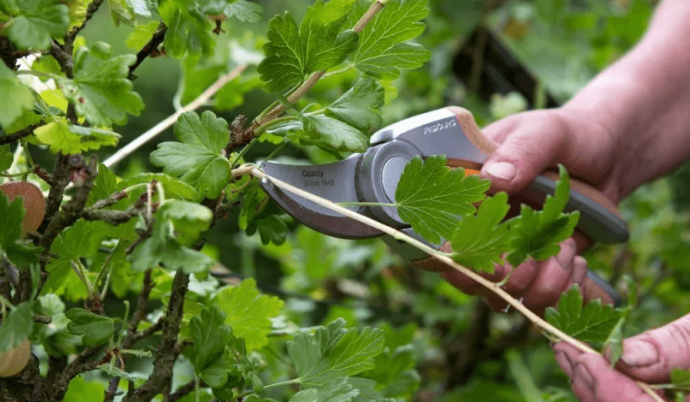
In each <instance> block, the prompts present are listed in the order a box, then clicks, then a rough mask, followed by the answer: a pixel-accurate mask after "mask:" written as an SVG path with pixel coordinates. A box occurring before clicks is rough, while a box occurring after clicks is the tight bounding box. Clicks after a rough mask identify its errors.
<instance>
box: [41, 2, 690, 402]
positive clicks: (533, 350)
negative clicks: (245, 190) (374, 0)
mask: <svg viewBox="0 0 690 402" xmlns="http://www.w3.org/2000/svg"><path fill="white" fill-rule="evenodd" d="M260 3H262V4H263V6H264V7H265V13H264V19H263V20H262V21H261V22H259V23H257V24H245V23H239V22H235V21H233V22H232V23H230V24H224V25H223V28H224V29H225V31H227V32H225V33H222V34H221V39H220V40H219V43H218V47H217V51H216V55H215V56H214V57H213V58H212V59H208V60H200V61H199V62H198V64H197V63H195V62H196V60H183V61H182V62H180V61H178V60H175V59H172V58H167V57H164V56H163V57H158V58H155V59H150V60H147V61H146V62H145V63H144V64H143V65H142V67H140V68H139V69H138V70H137V73H136V74H137V76H138V78H137V79H136V81H135V83H134V84H135V90H136V91H137V92H139V93H140V94H141V95H142V96H143V98H144V101H145V102H146V110H145V111H144V112H143V113H142V115H141V116H139V117H136V118H131V119H130V122H129V123H128V124H127V125H126V126H124V127H117V128H116V130H117V131H118V132H119V133H121V134H122V135H123V139H122V141H121V144H120V145H124V144H125V143H127V142H129V141H131V140H132V139H133V138H135V137H136V136H138V135H140V134H141V133H142V132H144V131H146V130H147V129H149V128H151V127H152V126H154V125H155V124H156V123H157V122H159V121H161V120H162V119H164V118H165V117H167V116H168V115H170V114H172V113H173V112H174V111H175V106H174V105H175V104H176V103H177V104H178V105H179V104H180V103H181V104H185V103H188V102H189V101H190V100H192V99H193V98H194V97H196V96H197V95H198V92H200V91H197V92H194V91H192V90H190V89H189V88H197V87H200V84H203V86H204V87H205V86H208V85H209V84H211V83H212V82H213V81H214V80H215V79H216V78H218V77H219V76H220V75H221V74H223V73H225V72H227V71H229V70H230V69H231V68H232V67H233V66H235V65H237V64H238V63H241V62H250V63H254V64H253V66H252V67H250V68H249V69H248V71H247V72H246V73H245V74H244V75H243V77H242V78H241V79H240V80H238V81H235V82H233V83H231V84H230V86H229V87H228V89H227V90H225V91H224V92H221V94H220V95H219V96H218V98H217V100H216V105H209V107H212V106H215V111H216V113H218V114H219V115H220V116H222V117H224V118H225V119H227V120H228V121H232V120H233V119H234V118H235V117H236V116H238V115H240V114H243V115H246V116H248V117H249V118H250V119H251V118H253V117H254V116H256V115H257V114H258V113H259V112H261V111H262V110H263V109H264V108H265V107H266V106H267V105H268V104H270V103H271V102H272V101H273V99H272V98H270V97H269V96H268V95H265V94H264V93H263V92H261V91H260V90H259V87H258V86H259V85H260V82H258V79H257V75H256V72H255V68H256V63H257V62H258V61H259V60H260V59H261V57H262V52H261V45H262V43H263V41H264V40H265V38H264V33H265V32H266V24H267V22H268V19H269V18H270V17H271V16H273V15H276V14H279V13H282V12H283V11H285V10H289V11H290V12H291V13H292V14H293V15H295V16H297V17H300V16H301V15H303V14H304V13H305V11H306V8H307V6H308V5H309V4H310V3H311V1H309V0H290V1H261V2H260ZM654 5H655V2H654V1H647V0H610V1H605V0H535V1H500V0H495V1H488V0H487V1H480V0H431V2H430V7H431V14H430V15H429V17H428V19H427V20H426V23H427V30H426V32H425V34H424V35H423V36H422V37H421V38H420V42H421V43H423V44H424V45H425V46H426V47H427V48H428V49H430V50H431V52H432V57H431V60H430V62H429V63H427V64H426V65H425V66H424V67H423V68H421V69H419V70H415V71H409V72H404V73H403V74H402V76H401V77H400V78H399V79H397V80H395V81H394V82H392V83H390V86H389V87H388V88H387V98H388V100H389V103H388V104H387V105H386V106H385V107H384V109H383V112H384V120H385V122H386V123H387V124H388V123H393V122H395V121H397V120H399V119H401V118H404V117H407V116H411V115H415V114H418V113H422V112H426V111H429V110H433V109H436V108H439V107H442V106H444V105H451V104H452V105H460V106H464V107H466V108H468V109H469V110H471V111H472V112H473V113H475V116H476V119H477V120H478V122H479V124H480V125H486V124H488V123H490V122H492V121H494V120H496V119H499V118H501V117H504V116H507V115H509V114H512V113H517V112H520V111H522V110H525V108H526V107H527V105H528V104H529V103H530V102H531V101H532V100H528V99H524V98H523V97H522V96H520V95H519V94H516V93H512V94H496V95H494V96H492V97H491V98H490V99H489V101H485V100H482V99H481V97H480V96H478V94H476V93H474V92H472V91H470V90H468V89H467V87H466V86H465V85H463V83H462V82H461V81H460V80H459V79H458V78H457V77H455V76H454V74H453V64H454V59H455V57H456V56H457V54H458V52H459V50H460V49H461V47H462V45H463V43H464V42H465V41H466V40H467V39H468V37H469V35H470V34H471V33H472V31H473V30H474V29H475V28H476V27H478V26H485V27H489V28H491V29H492V30H493V31H494V32H495V33H497V34H498V35H500V37H501V40H502V41H503V42H504V44H505V46H507V47H508V48H509V49H511V51H512V52H513V53H514V55H516V56H517V57H518V58H519V60H520V61H521V62H522V63H523V64H524V65H525V66H527V68H528V69H529V70H531V71H532V73H533V74H534V76H535V77H536V78H537V79H538V81H539V83H540V88H542V89H544V90H545V91H548V92H549V93H551V94H552V95H553V97H554V98H555V99H556V100H558V101H559V102H564V101H566V100H567V99H568V98H569V97H571V96H572V95H573V94H575V93H576V92H577V91H578V90H579V89H581V88H582V87H583V86H584V85H585V84H586V83H587V82H588V81H589V80H590V79H591V78H592V77H593V76H594V75H596V74H597V72H599V71H601V70H602V69H604V68H605V67H606V66H608V65H609V64H611V63H612V62H614V61H615V60H617V59H618V58H619V57H621V56H622V55H623V54H624V53H625V52H626V51H627V50H629V49H630V48H631V47H632V46H633V45H634V44H635V43H636V42H637V40H638V39H639V38H640V37H641V36H642V35H643V33H644V31H645V29H646V26H647V22H648V20H649V18H650V16H651V14H652V12H653V9H654ZM108 12H109V11H108V9H107V8H105V7H103V8H102V9H101V10H100V11H99V12H98V13H97V15H96V16H95V20H94V21H93V22H92V23H90V24H88V26H87V28H86V29H85V30H84V32H83V35H84V36H85V38H86V41H87V43H89V44H92V43H94V42H95V41H99V40H102V41H106V42H109V43H111V44H112V46H113V50H114V53H133V52H136V49H138V48H139V47H140V46H141V44H143V42H141V39H139V41H138V42H137V38H136V37H133V38H130V41H127V38H128V37H129V36H130V34H131V33H132V32H133V31H135V27H130V26H125V25H121V26H119V27H114V26H113V24H112V23H111V21H110V16H109V15H108ZM138 29H143V28H142V27H139V28H138ZM144 38H146V37H144ZM125 42H128V43H129V44H131V45H133V46H132V48H128V47H127V46H126V45H125ZM650 57H653V56H652V55H650ZM191 66H193V67H191ZM356 78H357V76H356V73H355V72H354V71H353V72H351V73H348V74H342V75H338V76H335V77H332V78H328V79H324V80H322V81H321V82H319V84H318V85H317V86H316V87H315V88H314V90H313V91H312V92H311V93H310V95H309V97H308V98H306V99H304V100H303V102H304V104H305V105H306V104H307V103H309V102H319V101H325V100H332V99H334V98H336V97H337V96H338V95H339V94H342V93H343V92H344V91H345V90H347V89H348V88H349V87H350V86H351V84H352V83H353V82H354V81H355V80H356ZM171 139H172V130H168V131H166V132H165V133H164V134H163V135H161V136H160V137H159V138H157V139H156V140H155V141H153V142H151V143H150V144H148V145H147V146H145V147H143V148H141V149H140V150H139V152H137V154H135V155H133V156H131V157H129V158H128V159H126V160H125V161H123V162H121V163H120V164H118V165H117V166H116V171H117V172H118V174H119V175H122V176H123V177H127V176H129V175H132V174H135V173H138V172H140V171H143V170H151V169H153V170H155V169H156V168H153V167H152V166H151V165H150V164H149V161H148V155H149V153H150V152H151V151H153V150H154V149H155V146H156V143H158V142H162V141H169V140H171ZM273 147H274V145H272V144H270V143H269V144H259V145H258V146H256V147H254V148H252V150H251V151H250V153H249V154H248V155H247V157H246V159H247V160H248V161H256V160H258V159H260V158H261V157H262V156H265V155H267V154H268V153H269V152H270V151H271V149H272V148H273ZM108 152H112V151H111V150H107V149H106V150H103V151H101V152H100V155H101V157H102V158H105V157H107V156H108ZM281 157H284V158H292V159H297V160H303V161H306V162H308V161H313V162H324V161H328V160H331V159H332V156H330V155H327V154H324V153H322V152H320V151H316V150H314V149H309V148H298V147H295V146H293V145H290V146H288V147H287V148H286V149H285V150H284V151H283V152H282V153H281ZM48 163H50V162H49V161H48V160H45V161H43V164H48ZM689 172H690V170H688V169H684V170H681V171H680V172H678V173H676V174H675V175H674V176H673V177H671V178H669V179H662V180H658V181H656V182H654V183H651V184H649V185H647V186H645V187H644V188H642V189H640V190H639V191H638V192H636V193H635V194H634V195H633V196H631V197H629V199H628V200H626V201H625V202H624V204H623V207H622V210H623V212H624V215H625V217H626V219H627V220H628V222H629V224H630V228H631V232H632V239H631V241H630V242H629V243H628V244H625V245H618V246H612V247H602V246H597V247H595V248H594V249H593V250H592V251H591V252H590V253H589V254H588V256H587V258H588V261H589V264H590V267H592V268H594V269H596V270H597V271H598V272H600V273H601V274H602V276H604V277H606V278H609V279H611V281H612V282H613V283H615V284H617V285H618V286H619V288H620V289H621V290H623V291H625V290H626V288H625V285H624V283H625V282H624V281H622V278H623V276H625V275H628V276H631V277H632V278H633V279H634V281H635V282H636V283H637V284H638V286H639V293H640V298H639V306H638V308H637V310H636V312H635V313H634V314H633V316H632V320H631V323H630V324H629V325H628V327H627V328H626V333H628V334H633V333H637V332H640V331H642V330H643V329H645V328H651V327H654V326H657V325H661V324H663V323H666V322H669V321H671V320H673V319H675V318H677V317H680V316H681V315H683V314H685V313H688V312H690V297H688V296H690V267H689V266H688V264H687V262H688V261H690V259H689V257H690V255H689V253H690V247H689V246H690V230H688V228H689V227H690V225H688V220H689V215H688V212H687V211H688V209H687V207H688V206H690V201H688V199H689V198H690V194H688V186H687V183H688V179H689V178H690V173H689ZM238 213H239V209H237V210H235V211H233V212H231V213H230V215H229V216H228V217H227V219H225V220H223V221H221V222H220V223H219V225H218V227H216V228H215V230H214V231H213V234H212V238H211V239H210V241H209V246H207V247H206V249H205V250H206V251H207V252H208V253H211V254H214V255H217V256H218V257H219V259H220V261H221V262H222V264H223V265H224V266H225V267H227V268H228V269H229V270H231V271H232V272H234V273H237V274H238V275H242V276H251V277H254V278H256V279H257V281H258V282H259V287H260V288H262V289H263V291H264V292H267V293H276V294H278V295H280V296H281V297H282V298H284V299H285V300H286V315H287V318H288V321H290V322H293V323H295V324H297V325H299V326H301V327H305V326H310V325H315V324H321V323H326V322H329V321H331V320H332V319H334V318H336V317H343V318H345V319H346V320H347V321H348V324H349V325H353V326H359V325H362V326H363V325H377V326H379V325H384V324H383V323H386V322H387V323H388V324H385V325H389V326H390V328H389V333H390V334H392V335H391V336H393V337H395V336H399V337H400V344H404V343H406V341H405V340H406V339H408V338H413V339H414V343H415V345H416V347H415V348H414V355H415V357H416V367H417V369H418V371H419V374H420V376H419V378H416V377H415V378H412V379H411V380H410V381H406V382H404V384H406V385H405V386H402V385H401V387H402V388H405V387H407V388H405V389H401V390H400V392H399V395H401V398H402V399H408V400H416V401H438V400H443V401H478V400H481V401H496V402H501V401H506V402H507V401H511V402H512V401H530V402H531V401H571V400H575V399H574V397H573V396H572V394H571V393H570V391H569V385H568V380H567V378H566V377H565V375H564V374H563V373H562V372H561V371H560V369H558V366H557V365H556V363H555V361H554V359H553V357H552V355H551V352H550V348H549V347H548V344H547V342H546V340H545V339H544V338H543V337H541V336H540V335H539V334H538V333H537V332H536V331H534V330H533V329H532V327H531V326H530V325H529V324H528V322H526V320H524V319H522V317H521V316H519V315H517V314H515V313H513V312H509V313H508V314H504V313H495V312H492V311H490V310H489V309H488V308H487V307H485V305H484V304H483V302H482V301H480V300H478V299H476V298H473V297H469V296H466V295H463V294H461V293H459V292H458V291H456V290H455V289H453V288H452V287H451V286H449V285H447V284H446V283H445V282H443V281H442V280H441V279H440V278H439V277H438V276H437V275H436V274H433V273H427V272H422V271H420V270H418V269H416V268H413V267H409V266H407V265H406V264H404V263H403V262H402V261H401V260H400V259H399V258H398V257H396V256H395V255H392V254H391V252H390V251H389V250H388V248H387V247H386V246H385V245H384V244H383V243H382V242H381V241H379V240H370V241H347V240H340V239H334V238H328V237H325V236H323V235H320V234H318V233H315V232H314V231H312V230H310V229H307V228H305V227H302V226H300V225H298V224H296V223H294V222H293V223H292V224H291V226H290V229H291V230H290V234H289V237H288V240H287V242H286V243H285V244H284V245H282V246H275V245H269V246H264V245H262V244H261V241H260V240H259V239H258V235H255V236H252V237H249V236H247V235H246V234H244V233H243V232H241V231H240V230H239V229H238V216H237V214H238ZM135 293H136V291H135V290H132V291H131V293H130V296H134V295H135ZM396 334H397V335H396ZM282 343H284V339H281V337H280V336H279V335H276V336H275V337H273V338H272V346H275V348H280V347H281V345H282ZM274 364H280V363H279V362H276V361H272V359H270V358H269V359H268V365H269V367H268V368H267V372H268V375H269V376H270V375H272V374H271V373H272V370H273V369H272V367H273V365H274ZM274 371H275V374H274V375H276V376H278V375H279V370H278V369H275V370H274ZM403 372H404V370H403V371H395V370H393V369H392V370H391V372H390V373H388V374H386V373H381V375H402V374H400V373H403ZM407 375H412V374H407ZM408 380H409V378H408ZM410 384H412V385H410ZM415 384H418V385H419V387H417V386H415ZM279 396H280V395H275V397H276V398H279Z"/></svg>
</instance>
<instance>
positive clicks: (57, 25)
mask: <svg viewBox="0 0 690 402" xmlns="http://www.w3.org/2000/svg"><path fill="white" fill-rule="evenodd" d="M17 5H18V6H19V7H18V8H17V9H14V10H12V11H14V12H13V13H11V14H13V17H14V18H12V19H11V20H10V21H8V22H7V23H5V26H4V28H3V29H2V33H3V34H6V35H7V37H8V38H9V39H10V42H12V44H13V45H14V46H15V47H17V49H20V50H34V51H35V50H46V49H49V48H50V42H51V40H52V39H51V37H54V38H63V37H64V36H65V34H66V33H67V29H68V28H69V25H70V20H69V8H67V6H65V5H63V4H60V2H59V1H58V0H21V1H19V2H17Z"/></svg>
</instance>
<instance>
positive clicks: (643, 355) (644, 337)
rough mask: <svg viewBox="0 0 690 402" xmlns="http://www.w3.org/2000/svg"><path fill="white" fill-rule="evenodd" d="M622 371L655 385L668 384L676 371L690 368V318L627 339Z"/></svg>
mask: <svg viewBox="0 0 690 402" xmlns="http://www.w3.org/2000/svg"><path fill="white" fill-rule="evenodd" d="M617 367H618V369H619V370H620V371H622V372H624V373H626V374H628V375H629V376H631V377H634V378H637V379H639V380H642V381H645V382H651V383H660V382H667V381H669V378H670V373H671V370H673V369H674V368H682V369H687V368H689V367H690V315H687V316H685V317H683V318H681V319H679V320H677V321H674V322H672V323H670V324H668V325H666V326H663V327H661V328H657V329H654V330H652V331H648V332H645V333H643V334H640V335H637V336H635V337H633V338H630V339H627V340H626V341H625V343H624V344H623V356H622V358H621V360H620V362H619V363H618V366H617Z"/></svg>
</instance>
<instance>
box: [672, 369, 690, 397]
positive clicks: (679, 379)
mask: <svg viewBox="0 0 690 402" xmlns="http://www.w3.org/2000/svg"><path fill="white" fill-rule="evenodd" d="M671 383H672V384H673V388H675V389H678V390H681V391H683V392H690V370H684V369H682V368H674V369H673V370H671Z"/></svg>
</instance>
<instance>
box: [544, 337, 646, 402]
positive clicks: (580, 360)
mask: <svg viewBox="0 0 690 402" xmlns="http://www.w3.org/2000/svg"><path fill="white" fill-rule="evenodd" d="M554 352H555V354H556V361H558V364H559V365H560V366H561V368H562V369H563V371H565V373H566V374H567V375H568V376H569V377H570V378H571V381H572V388H573V392H574V393H575V395H576V396H577V397H578V399H579V400H580V401H581V402H624V401H626V402H627V401H639V402H654V398H652V397H651V396H650V395H648V394H647V393H646V392H645V391H643V390H642V389H641V388H640V387H639V386H638V385H637V382H636V381H635V380H633V379H631V378H630V377H628V376H626V375H624V374H622V373H621V372H619V371H617V370H615V369H613V368H611V366H610V364H609V362H608V361H607V360H606V359H605V358H604V357H603V356H600V355H596V354H592V353H583V352H581V351H579V350H578V349H576V348H574V347H573V346H571V345H568V344H566V343H565V342H560V343H559V344H557V345H556V346H554Z"/></svg>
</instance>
